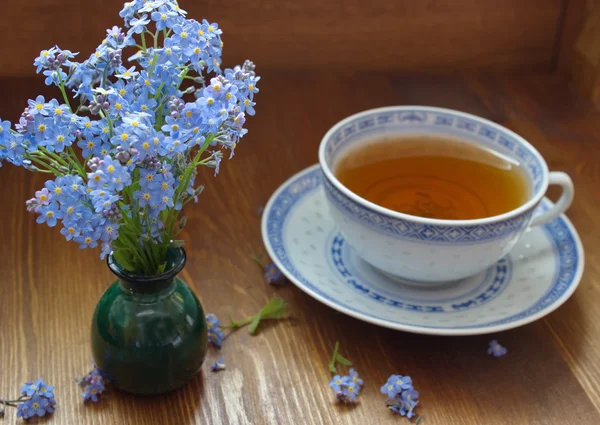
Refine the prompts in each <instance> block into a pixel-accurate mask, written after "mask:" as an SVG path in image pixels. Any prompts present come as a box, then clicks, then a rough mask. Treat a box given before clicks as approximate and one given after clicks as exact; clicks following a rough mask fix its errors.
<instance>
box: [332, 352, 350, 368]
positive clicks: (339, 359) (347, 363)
mask: <svg viewBox="0 0 600 425" xmlns="http://www.w3.org/2000/svg"><path fill="white" fill-rule="evenodd" d="M335 361H336V362H338V363H340V364H343V365H344V366H352V362H351V361H350V360H348V359H347V358H345V357H343V356H342V355H341V354H340V353H338V354H337V356H335Z"/></svg>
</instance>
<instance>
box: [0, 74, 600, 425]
mask: <svg viewBox="0 0 600 425" xmlns="http://www.w3.org/2000/svg"><path fill="white" fill-rule="evenodd" d="M44 90H46V91H47V89H45V88H44V87H43V86H42V82H41V80H35V82H31V81H23V80H15V81H7V80H4V81H2V82H1V83H0V92H2V93H3V94H4V96H3V102H2V104H1V105H0V116H1V117H3V118H5V119H7V118H10V119H11V120H15V119H16V118H18V115H19V113H20V111H21V110H22V107H23V106H24V105H25V101H26V99H27V98H33V97H35V95H36V94H37V93H38V92H39V91H44ZM54 96H57V94H54ZM258 102H259V106H258V108H257V109H258V114H257V116H256V117H255V118H253V119H251V120H249V128H250V133H249V135H248V136H247V138H245V139H244V140H243V143H242V144H241V145H240V146H239V148H238V150H236V156H235V158H234V160H233V161H227V162H226V163H225V164H224V166H222V172H221V174H220V175H219V176H218V177H217V178H213V176H212V173H210V172H207V173H204V174H202V175H201V177H202V178H201V180H204V181H205V183H206V186H207V189H206V191H205V192H204V194H203V195H202V197H201V200H200V203H199V204H198V205H195V206H192V207H190V208H188V209H187V212H186V215H187V216H188V217H189V220H188V226H187V232H186V234H185V236H184V238H185V240H186V243H187V251H188V254H189V261H188V264H187V266H186V268H185V269H184V272H183V278H184V279H186V280H187V281H188V282H189V283H190V285H191V286H192V287H193V288H194V289H195V291H196V293H197V294H198V296H199V297H200V299H201V301H202V303H203V304H204V306H205V309H206V310H207V311H209V312H214V313H216V314H217V315H219V316H220V317H222V318H225V317H226V314H227V312H228V311H229V309H230V308H231V309H233V311H234V315H235V316H237V317H241V316H245V315H251V314H254V313H256V312H257V311H258V309H259V308H260V307H261V306H262V305H263V304H264V303H265V302H266V301H267V300H268V299H269V298H270V297H273V296H279V297H282V298H284V299H285V300H287V301H288V303H289V306H290V312H291V318H290V319H289V320H287V321H282V322H279V323H276V324H271V325H266V326H264V327H263V328H262V329H261V331H260V333H259V334H258V335H257V336H250V335H249V334H248V333H247V332H246V331H245V330H241V331H238V332H237V333H236V334H234V335H233V336H231V337H229V338H228V339H227V341H226V343H225V345H224V347H223V349H222V350H221V352H220V353H219V352H217V351H214V350H212V349H211V350H210V351H209V356H208V359H207V362H206V363H207V364H206V365H205V366H204V368H203V372H202V374H200V375H198V377H197V378H196V379H195V380H194V381H193V382H192V383H191V384H189V385H188V386H187V387H185V388H184V389H182V390H180V391H177V392H175V393H172V394H169V395H166V396H162V397H152V398H138V397H133V396H129V395H124V394H119V393H114V392H113V393H109V394H107V395H106V396H105V397H104V398H103V400H102V402H101V403H99V404H97V405H89V406H83V405H82V403H81V400H80V395H79V391H78V388H77V386H76V384H75V383H74V382H73V379H74V378H75V377H77V376H80V375H83V374H85V373H86V372H87V370H88V369H89V366H90V358H91V354H90V347H89V324H90V320H91V314H92V311H93V308H94V306H95V304H96V301H97V300H98V298H99V296H100V294H101V293H102V291H103V290H104V289H105V288H106V287H107V285H108V284H109V283H110V282H111V281H112V280H113V277H112V275H111V274H110V272H109V271H108V269H107V267H106V265H105V264H104V262H102V261H100V260H98V258H97V255H98V252H97V251H92V250H82V251H80V250H79V249H78V247H77V245H76V244H73V243H67V242H65V241H64V240H63V238H62V236H61V235H60V234H59V233H58V229H50V228H48V227H46V226H40V225H37V224H36V223H35V218H34V216H33V215H29V214H27V213H26V212H25V206H24V202H25V200H26V199H27V198H29V197H31V196H32V195H33V193H34V191H35V190H36V189H39V188H40V187H42V184H43V176H42V175H35V174H29V173H27V172H25V171H24V170H22V169H15V168H14V167H11V166H8V165H5V166H4V167H3V168H2V169H1V171H0V182H2V186H1V187H2V195H1V199H2V206H3V207H2V209H1V210H0V235H1V240H2V244H1V245H0V270H2V281H1V288H2V291H1V292H0V395H4V396H10V395H13V394H15V393H17V392H18V390H19V387H20V385H21V384H22V383H23V382H25V381H27V380H32V379H36V378H38V377H43V378H44V379H45V380H46V381H47V382H49V383H51V384H53V385H55V386H56V398H57V400H58V403H59V408H58V410H57V411H56V413H55V414H54V417H53V418H52V419H51V423H53V424H103V425H106V424H120V425H125V424H135V425H139V424H177V425H180V424H192V423H194V424H201V423H202V424H233V425H238V424H239V425H247V424H268V425H279V424H334V423H343V424H378V425H384V424H396V423H407V422H405V421H406V419H402V418H399V417H396V416H393V415H392V414H391V413H389V412H388V411H387V410H386V408H385V406H384V401H383V400H384V397H383V396H382V395H381V394H380V393H379V387H380V386H381V385H382V383H383V382H385V380H386V378H387V377H388V376H389V375H390V374H392V373H400V374H409V375H411V376H412V378H413V380H414V384H415V386H416V388H417V389H418V390H419V391H420V392H421V399H422V402H421V406H420V407H419V411H420V413H421V414H422V415H423V416H424V417H425V424H444V425H445V424H486V425H496V424H541V425H542V424H543V425H548V424H561V425H562V424H577V425H582V424H599V423H600V326H599V325H598V324H599V323H600V255H599V254H598V252H597V250H596V249H597V248H598V247H599V246H600V232H599V231H598V226H600V207H599V205H600V189H598V184H599V182H600V114H598V113H597V112H595V111H594V110H593V109H592V108H591V107H590V105H588V104H587V103H586V102H585V101H584V100H583V99H581V98H579V97H577V96H576V95H575V94H573V93H572V92H571V91H570V90H569V88H568V87H567V85H566V83H565V82H564V81H562V80H560V79H559V78H558V77H555V76H552V75H528V76H503V77H498V76H487V77H485V76H480V75H461V76H451V77H402V78H401V77H390V76H386V75H383V74H381V75H370V76H368V77H365V76H364V75H351V74H348V75H343V74H339V73H327V74H325V73H323V74H317V73H302V72H297V73H285V74H283V73H281V74H268V75H265V76H264V78H263V80H262V81H261V93H260V94H259V95H258ZM396 104H425V105H427V104H429V105H434V106H444V107H451V108H456V109H460V110H463V111H466V112H471V113H474V114H477V115H480V116H483V117H485V118H488V119H491V120H493V121H496V122H498V123H500V124H503V125H506V126H507V127H509V128H511V129H513V130H515V131H516V132H518V133H519V134H521V135H522V136H524V137H525V138H526V139H528V140H529V141H531V142H532V143H533V144H534V145H535V146H536V147H537V148H538V149H539V150H540V152H541V153H542V154H543V155H544V157H545V158H546V159H547V161H548V164H549V166H550V168H551V169H553V170H563V171H566V172H567V173H569V174H570V175H571V176H572V178H573V180H574V182H575V186H576V191H577V194H576V197H575V202H574V205H573V206H572V208H571V209H570V210H569V214H568V215H569V217H570V219H571V220H572V221H573V223H574V224H575V226H576V227H577V229H578V231H579V233H580V235H581V238H582V240H583V244H584V247H585V249H586V270H585V273H584V277H583V281H582V282H581V286H580V287H579V289H578V290H577V292H576V293H575V294H574V295H573V297H572V298H571V299H570V300H569V301H568V302H567V303H566V304H565V305H564V306H562V307H561V308H559V309H558V310H557V311H556V312H554V313H552V314H551V315H550V316H548V317H546V318H544V319H542V320H539V321H538V322H536V323H533V324H530V325H527V326H524V327H522V328H520V329H515V330H512V331H508V332H504V333H502V334H500V335H493V336H475V337H452V338H451V337H435V336H421V335H412V334H408V333H402V332H396V331H392V330H388V329H383V328H379V327H376V326H373V325H370V324H367V323H364V322H361V321H358V320H355V319H352V318H350V317H347V316H344V315H343V314H340V313H338V312H336V311H334V310H332V309H330V308H328V307H326V306H325V305H323V304H321V303H319V302H317V301H316V300H314V299H312V298H311V297H309V296H308V295H306V294H304V293H303V292H301V291H300V290H299V289H297V288H296V287H295V286H293V285H292V284H290V283H287V284H285V285H284V286H283V287H281V288H275V287H272V286H269V285H267V284H266V283H265V281H264V279H263V276H262V273H261V272H260V270H259V269H258V268H257V266H256V264H254V263H253V262H252V261H251V260H250V258H249V257H250V256H252V255H260V254H264V248H263V244H262V241H261V237H260V217H259V215H258V214H257V213H256V210H257V208H259V207H260V206H261V205H264V204H265V203H266V201H267V200H268V198H269V196H270V194H271V193H272V192H273V191H274V190H275V189H276V188H277V187H278V186H279V184H280V183H281V182H283V181H284V180H285V179H286V178H287V177H289V176H291V175H292V174H294V173H296V172H297V171H300V170H301V169H303V168H304V167H307V166H309V165H311V164H313V163H315V162H316V160H317V146H318V144H319V141H320V139H321V137H322V135H323V134H324V133H325V131H326V130H327V129H328V128H329V127H330V126H331V125H333V124H335V123H336V122H337V121H338V120H340V119H341V118H343V117H345V116H347V115H349V114H351V113H354V112H358V111H361V110H364V109H368V108H373V107H377V106H384V105H396ZM553 193H554V192H553ZM554 194H555V193H554ZM492 337H497V338H498V339H499V340H500V341H501V342H502V344H504V345H505V346H506V347H508V350H509V354H508V355H507V356H505V357H503V358H500V359H495V358H492V357H490V356H488V355H487V354H486V350H487V344H488V341H489V340H490V339H491V338H492ZM336 340H339V341H340V343H341V347H342V352H343V353H344V354H345V355H346V356H347V357H349V358H350V359H351V360H352V361H353V362H354V365H355V367H356V369H357V370H358V371H359V372H360V374H361V376H362V377H363V378H364V379H365V383H366V386H365V388H364V390H363V393H362V394H361V396H360V403H359V404H358V405H356V406H350V405H348V406H344V405H342V406H338V405H336V404H335V403H334V395H333V393H332V391H331V390H330V389H329V388H328V387H327V382H328V380H329V379H330V374H329V373H328V371H327V362H328V361H329V358H330V355H331V351H332V348H333V344H334V342H335V341H336ZM220 355H224V356H225V359H226V363H227V370H226V371H224V372H221V373H218V374H215V373H211V372H210V371H209V367H208V366H209V365H210V364H211V363H212V362H213V361H214V360H215V359H216V358H218V357H219V356H220ZM4 421H5V423H7V424H12V423H16V419H15V417H14V411H10V412H9V413H8V417H7V418H5V419H4Z"/></svg>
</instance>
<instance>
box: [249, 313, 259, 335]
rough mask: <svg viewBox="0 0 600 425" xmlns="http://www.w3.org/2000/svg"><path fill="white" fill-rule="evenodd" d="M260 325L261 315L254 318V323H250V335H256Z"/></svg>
mask: <svg viewBox="0 0 600 425" xmlns="http://www.w3.org/2000/svg"><path fill="white" fill-rule="evenodd" d="M259 324H260V315H259V314H257V315H256V316H254V317H253V318H252V321H251V322H250V326H249V327H248V332H249V333H250V335H254V333H255V332H256V329H257V328H258V325H259Z"/></svg>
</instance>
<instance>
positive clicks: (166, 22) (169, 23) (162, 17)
mask: <svg viewBox="0 0 600 425" xmlns="http://www.w3.org/2000/svg"><path fill="white" fill-rule="evenodd" d="M150 17H151V18H152V20H153V21H155V22H156V29H158V30H163V29H165V28H173V27H174V26H175V25H177V23H178V22H179V21H180V16H179V15H178V14H177V13H175V12H172V11H170V10H169V9H167V8H166V7H165V6H161V7H160V8H159V9H158V11H157V12H152V14H151V15H150Z"/></svg>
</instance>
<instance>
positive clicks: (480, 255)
mask: <svg viewBox="0 0 600 425" xmlns="http://www.w3.org/2000/svg"><path fill="white" fill-rule="evenodd" d="M408 135H411V136H414V135H424V136H437V137H449V138H453V139H462V140H465V141H468V142H471V143H476V144H479V145H481V146H482V147H485V148H487V149H492V150H494V151H496V152H498V153H499V154H501V155H505V156H507V157H509V158H512V159H514V160H516V161H518V162H519V163H520V164H522V167H523V170H524V171H525V175H526V178H527V179H528V181H529V185H530V188H531V190H530V196H529V199H528V200H527V202H525V203H524V204H523V205H521V206H519V207H518V208H516V209H514V210H512V211H509V212H507V213H505V214H501V215H497V216H493V217H487V218H482V219H476V220H440V219H432V218H423V217H417V216H413V215H408V214H404V213H400V212H397V211H393V210H390V209H387V208H383V207H381V206H379V205H376V204H374V203H372V202H369V201H367V200H365V199H363V198H361V197H360V196H358V195H356V194H355V193H353V192H352V191H350V190H349V189H348V188H347V187H345V186H344V185H342V183H340V181H339V180H338V179H337V178H336V176H335V174H334V172H333V170H334V169H335V166H336V161H337V160H339V159H340V158H341V157H343V155H344V154H345V152H347V150H348V149H351V148H353V147H355V146H356V144H358V143H369V142H370V141H372V140H373V139H379V138H382V137H383V136H396V138H398V142H397V143H402V136H408ZM319 162H320V165H321V169H322V171H323V182H324V187H325V192H326V197H327V200H328V204H329V210H330V213H331V215H332V217H333V219H334V220H335V222H336V224H337V225H338V227H339V229H340V232H341V233H342V235H343V236H344V238H345V239H346V240H347V241H348V243H349V244H350V245H351V246H352V247H353V248H354V250H355V251H356V252H357V254H358V255H359V256H360V257H361V258H362V259H364V260H365V261H366V262H368V263H370V264H371V265H372V266H374V267H376V268H377V269H379V270H380V271H382V272H384V273H386V274H388V275H390V276H391V277H394V278H397V279H399V280H400V281H402V282H405V283H412V284H417V285H431V284H439V283H442V282H453V281H456V280H459V279H462V278H465V277H469V276H472V275H475V274H477V273H479V272H481V271H483V270H485V269H486V268H488V267H489V266H491V265H492V264H494V263H496V262H497V261H498V260H499V259H501V258H502V257H504V256H505V255H506V254H508V252H509V251H510V250H511V249H512V248H513V247H514V245H515V243H516V242H517V240H518V239H519V238H520V237H521V235H522V234H523V233H524V232H525V231H526V229H527V228H528V227H529V226H538V225H541V224H543V223H546V222H548V221H551V220H553V219H554V218H556V217H557V216H559V215H560V214H561V213H563V212H564V211H565V210H566V209H567V208H568V207H569V205H570V204H571V201H572V200H573V194H574V189H573V182H572V181H571V179H570V178H569V176H568V175H567V174H565V173H562V172H549V171H548V166H547V165H546V162H545V161H544V159H543V158H542V156H541V155H540V154H539V152H538V151H537V150H536V149H535V148H534V147H533V146H531V145H530V144H529V143H528V142H527V141H525V139H523V138H522V137H520V136H519V135H517V134H516V133H514V132H512V131H510V130H508V129H507V128H504V127H502V126H500V125H498V124H495V123H493V122H491V121H488V120H486V119H484V118H480V117H477V116H475V115H471V114H466V113H463V112H458V111H454V110H451V109H442V108H433V107H424V106H392V107H386V108H379V109H372V110H369V111H365V112H361V113H358V114H356V115H352V116H350V117H348V118H346V119H344V120H342V121H341V122H339V123H337V124H336V125H335V126H333V127H332V128H331V129H330V130H329V131H328V132H327V134H325V136H324V137H323V140H322V141H321V145H320V147H319ZM549 184H554V185H559V186H561V187H562V194H561V196H560V199H559V200H558V202H557V203H556V204H555V205H554V206H553V208H551V209H550V210H548V211H546V212H543V213H541V214H539V215H536V216H535V217H533V213H534V211H535V209H536V207H537V205H538V204H539V202H540V201H541V200H542V198H543V197H544V195H545V193H546V190H547V188H548V185H549ZM490 190H492V189H491V188H490Z"/></svg>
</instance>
